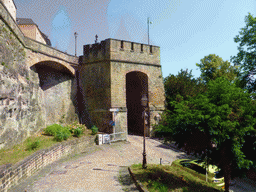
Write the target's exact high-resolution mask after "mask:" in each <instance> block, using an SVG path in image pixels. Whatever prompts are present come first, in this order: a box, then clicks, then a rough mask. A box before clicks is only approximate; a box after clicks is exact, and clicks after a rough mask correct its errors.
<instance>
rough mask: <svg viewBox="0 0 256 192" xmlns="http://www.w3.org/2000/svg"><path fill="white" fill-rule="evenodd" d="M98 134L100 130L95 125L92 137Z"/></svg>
mask: <svg viewBox="0 0 256 192" xmlns="http://www.w3.org/2000/svg"><path fill="white" fill-rule="evenodd" d="M96 133H98V128H97V127H96V126H95V125H93V126H92V135H95V134H96Z"/></svg>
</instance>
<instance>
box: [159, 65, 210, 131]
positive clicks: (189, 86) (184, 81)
mask: <svg viewBox="0 0 256 192" xmlns="http://www.w3.org/2000/svg"><path fill="white" fill-rule="evenodd" d="M164 87H165V95H166V101H167V110H166V111H165V112H164V113H163V114H162V120H161V122H160V124H159V126H158V127H157V129H156V130H155V131H156V134H158V132H160V134H162V133H163V132H164V134H165V136H166V134H168V133H170V131H171V130H170V129H169V128H170V127H172V124H173V122H174V119H173V118H172V117H173V116H172V114H173V113H175V111H174V107H173V106H172V105H171V102H173V101H177V102H180V101H181V98H182V100H183V99H185V100H186V99H188V98H189V97H195V96H196V95H198V94H199V93H203V92H205V91H206V89H207V87H206V85H205V84H203V83H202V82H200V80H199V79H195V78H193V75H192V70H190V72H188V69H186V70H183V69H181V70H180V72H179V73H178V75H176V76H175V75H169V76H168V77H166V78H164ZM181 96H182V97H181ZM169 136H170V135H169Z"/></svg>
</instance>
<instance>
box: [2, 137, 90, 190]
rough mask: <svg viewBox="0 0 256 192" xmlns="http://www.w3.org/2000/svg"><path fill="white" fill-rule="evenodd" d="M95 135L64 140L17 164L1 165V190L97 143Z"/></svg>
mask: <svg viewBox="0 0 256 192" xmlns="http://www.w3.org/2000/svg"><path fill="white" fill-rule="evenodd" d="M94 139H95V136H89V137H83V138H80V139H74V140H71V141H64V142H61V143H59V144H56V145H55V146H52V147H50V148H47V149H42V150H39V151H37V152H36V153H34V154H33V155H31V156H29V157H27V158H26V159H24V160H23V161H21V162H18V163H16V164H15V165H13V166H12V165H11V164H6V165H2V166H0V192H6V191H7V190H8V189H9V188H10V187H11V186H14V185H17V184H18V183H20V182H21V181H22V180H24V179H25V178H27V177H30V176H32V175H33V174H34V173H35V172H36V171H38V170H40V169H42V168H44V167H45V166H47V165H49V164H51V163H53V162H54V161H57V160H59V159H60V158H62V157H65V156H67V155H70V154H75V153H80V152H83V151H84V150H85V149H86V148H88V147H89V146H93V145H95V142H94Z"/></svg>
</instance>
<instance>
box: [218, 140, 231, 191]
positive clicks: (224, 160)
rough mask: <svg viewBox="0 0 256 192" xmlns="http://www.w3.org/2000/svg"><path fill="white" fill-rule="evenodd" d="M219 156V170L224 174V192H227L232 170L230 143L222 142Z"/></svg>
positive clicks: (228, 141)
mask: <svg viewBox="0 0 256 192" xmlns="http://www.w3.org/2000/svg"><path fill="white" fill-rule="evenodd" d="M220 154H221V161H220V164H221V166H220V167H221V169H222V170H223V174H224V181H225V192H229V186H230V179H231V169H232V167H231V166H232V157H231V156H232V155H231V154H232V153H231V141H230V140H227V141H226V142H224V144H223V147H222V149H221V151H220Z"/></svg>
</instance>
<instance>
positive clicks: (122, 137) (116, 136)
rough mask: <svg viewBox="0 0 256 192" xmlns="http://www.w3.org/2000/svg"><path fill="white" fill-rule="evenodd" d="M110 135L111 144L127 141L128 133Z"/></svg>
mask: <svg viewBox="0 0 256 192" xmlns="http://www.w3.org/2000/svg"><path fill="white" fill-rule="evenodd" d="M109 135H110V142H115V141H124V140H127V133H126V132H118V133H111V134H109Z"/></svg>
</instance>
